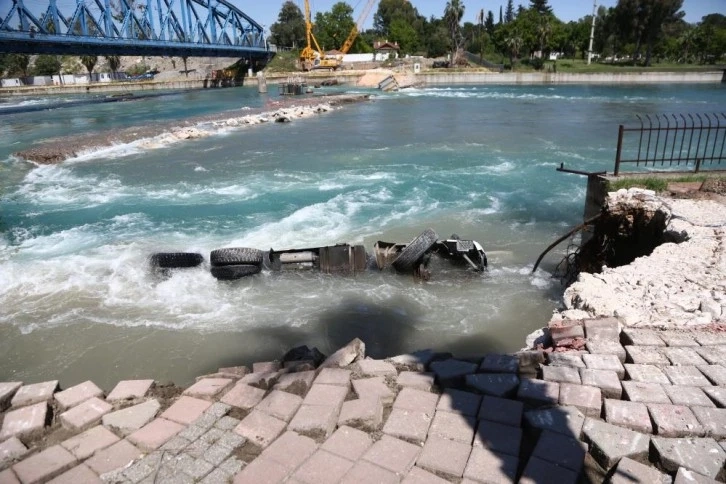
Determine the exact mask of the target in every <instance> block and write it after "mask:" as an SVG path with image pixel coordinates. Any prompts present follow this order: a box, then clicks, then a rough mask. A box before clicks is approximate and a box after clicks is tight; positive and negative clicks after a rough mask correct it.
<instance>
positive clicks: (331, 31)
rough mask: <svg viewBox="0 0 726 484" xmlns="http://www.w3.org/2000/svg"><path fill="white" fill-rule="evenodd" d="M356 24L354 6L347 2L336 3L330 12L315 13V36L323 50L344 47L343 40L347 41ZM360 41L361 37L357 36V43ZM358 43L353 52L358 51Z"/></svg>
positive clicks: (354, 45)
mask: <svg viewBox="0 0 726 484" xmlns="http://www.w3.org/2000/svg"><path fill="white" fill-rule="evenodd" d="M354 26H355V21H354V20H353V7H351V6H350V5H348V4H347V3H345V2H337V3H335V4H334V5H333V7H332V8H331V9H330V12H324V13H323V12H318V13H316V14H315V29H314V32H315V38H317V39H318V43H319V44H320V48H321V49H323V50H332V49H340V48H341V47H343V42H345V39H346V38H347V37H348V35H349V34H350V32H351V30H353V27H354ZM359 41H360V38H357V39H356V43H359ZM356 43H354V44H353V47H352V48H351V52H358V50H356Z"/></svg>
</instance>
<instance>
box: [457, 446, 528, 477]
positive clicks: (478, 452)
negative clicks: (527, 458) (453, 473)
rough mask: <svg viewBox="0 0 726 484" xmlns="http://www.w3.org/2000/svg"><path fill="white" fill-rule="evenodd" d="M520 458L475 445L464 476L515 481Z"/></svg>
mask: <svg viewBox="0 0 726 484" xmlns="http://www.w3.org/2000/svg"><path fill="white" fill-rule="evenodd" d="M518 463H519V459H517V458H516V457H513V456H511V455H505V454H498V453H496V452H492V451H491V450H490V449H487V448H485V447H474V448H472V450H471V455H470V456H469V461H468V462H467V464H466V469H464V477H465V478H468V479H472V480H476V481H477V482H481V479H482V478H483V476H486V478H487V482H491V483H496V484H508V483H512V482H515V476H516V474H517V465H518Z"/></svg>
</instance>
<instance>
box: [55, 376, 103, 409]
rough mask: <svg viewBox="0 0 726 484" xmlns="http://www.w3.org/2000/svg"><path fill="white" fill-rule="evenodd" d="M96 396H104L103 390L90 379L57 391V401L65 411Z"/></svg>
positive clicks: (59, 406)
mask: <svg viewBox="0 0 726 484" xmlns="http://www.w3.org/2000/svg"><path fill="white" fill-rule="evenodd" d="M94 397H95V398H99V399H100V398H103V390H101V389H100V388H98V387H97V386H96V384H95V383H93V382H92V381H90V380H88V381H84V382H83V383H79V384H78V385H75V386H72V387H70V388H68V389H67V390H63V391H62V392H58V393H56V394H55V401H56V402H57V403H58V408H59V410H61V411H64V410H68V409H69V408H71V407H75V406H76V405H79V404H81V403H83V402H85V401H86V400H89V399H91V398H94Z"/></svg>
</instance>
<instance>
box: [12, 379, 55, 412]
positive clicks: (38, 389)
mask: <svg viewBox="0 0 726 484" xmlns="http://www.w3.org/2000/svg"><path fill="white" fill-rule="evenodd" d="M57 389H58V380H53V381H45V382H41V383H33V384H32V385H23V386H22V387H20V388H19V389H18V391H17V392H15V395H13V398H12V400H10V406H11V407H12V408H19V407H25V406H27V405H33V404H34V403H40V402H47V401H48V400H50V399H51V398H53V394H54V393H55V391H56V390H57Z"/></svg>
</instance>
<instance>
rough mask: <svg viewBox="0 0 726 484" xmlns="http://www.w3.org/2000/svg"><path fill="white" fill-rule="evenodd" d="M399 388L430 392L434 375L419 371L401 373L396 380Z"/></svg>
mask: <svg viewBox="0 0 726 484" xmlns="http://www.w3.org/2000/svg"><path fill="white" fill-rule="evenodd" d="M396 384H397V385H398V386H399V387H404V388H414V389H416V390H422V391H425V392H428V391H431V388H433V386H434V374H433V373H422V372H420V371H402V372H401V373H399V374H398V378H396Z"/></svg>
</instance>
